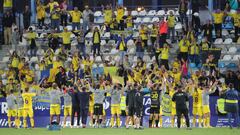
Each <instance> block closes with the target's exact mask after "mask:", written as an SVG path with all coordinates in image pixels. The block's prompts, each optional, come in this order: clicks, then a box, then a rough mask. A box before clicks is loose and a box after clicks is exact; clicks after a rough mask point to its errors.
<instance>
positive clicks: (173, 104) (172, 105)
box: [168, 83, 176, 127]
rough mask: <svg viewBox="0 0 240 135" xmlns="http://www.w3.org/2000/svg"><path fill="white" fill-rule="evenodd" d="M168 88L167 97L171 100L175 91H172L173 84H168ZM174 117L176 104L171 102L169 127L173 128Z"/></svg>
mask: <svg viewBox="0 0 240 135" xmlns="http://www.w3.org/2000/svg"><path fill="white" fill-rule="evenodd" d="M168 87H169V96H170V97H171V98H172V97H173V95H174V93H175V90H174V83H173V84H170V83H168ZM175 117H176V103H175V102H173V101H172V102H171V127H174V125H175Z"/></svg>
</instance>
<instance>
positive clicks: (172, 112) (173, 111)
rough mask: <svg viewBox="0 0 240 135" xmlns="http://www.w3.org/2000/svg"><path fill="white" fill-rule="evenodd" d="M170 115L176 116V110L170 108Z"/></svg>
mask: <svg viewBox="0 0 240 135" xmlns="http://www.w3.org/2000/svg"><path fill="white" fill-rule="evenodd" d="M171 115H172V116H174V115H176V108H172V109H171Z"/></svg>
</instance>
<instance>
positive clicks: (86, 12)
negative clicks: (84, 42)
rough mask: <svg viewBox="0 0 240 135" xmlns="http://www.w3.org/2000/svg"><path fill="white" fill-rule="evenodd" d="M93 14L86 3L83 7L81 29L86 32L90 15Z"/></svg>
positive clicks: (88, 27)
mask: <svg viewBox="0 0 240 135" xmlns="http://www.w3.org/2000/svg"><path fill="white" fill-rule="evenodd" d="M91 15H93V12H92V10H90V9H89V7H88V5H86V6H85V9H84V10H83V31H84V32H86V31H87V29H90V26H91V24H90V23H91V22H90V16H91Z"/></svg>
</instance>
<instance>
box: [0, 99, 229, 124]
mask: <svg viewBox="0 0 240 135" xmlns="http://www.w3.org/2000/svg"><path fill="white" fill-rule="evenodd" d="M217 99H218V97H215V96H212V97H210V103H211V105H210V110H211V126H213V127H225V126H227V123H228V119H227V118H226V116H218V113H217V112H218V111H217V109H216V108H217ZM109 101H110V97H107V98H106V100H105V104H104V108H105V110H106V115H107V116H106V117H107V118H106V125H107V126H108V125H109V123H110V117H111V114H110V106H111V105H110V102H109ZM150 104H151V100H150V97H149V96H145V97H144V115H145V116H144V126H145V127H148V116H149V109H150ZM189 106H190V108H189V109H190V112H192V107H191V106H192V99H191V100H190V104H189ZM63 107H64V105H61V114H63ZM0 109H1V110H0V128H5V127H7V126H8V123H7V103H6V100H5V98H0ZM190 116H192V113H190ZM34 119H35V127H46V126H47V125H48V124H49V103H48V104H46V103H45V104H41V103H35V105H34ZM62 119H63V116H61V120H62ZM121 120H122V121H121V123H122V125H124V124H123V123H125V117H122V118H121ZM61 123H62V122H61ZM67 124H70V122H68V123H67ZM175 124H176V122H175ZM14 125H15V123H14V122H13V123H12V126H14ZM170 125H171V120H170V117H168V116H163V126H164V127H170Z"/></svg>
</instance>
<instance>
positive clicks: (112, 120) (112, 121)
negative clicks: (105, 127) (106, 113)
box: [110, 118, 114, 127]
mask: <svg viewBox="0 0 240 135" xmlns="http://www.w3.org/2000/svg"><path fill="white" fill-rule="evenodd" d="M110 124H111V126H112V127H113V126H114V118H111V121H110Z"/></svg>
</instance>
